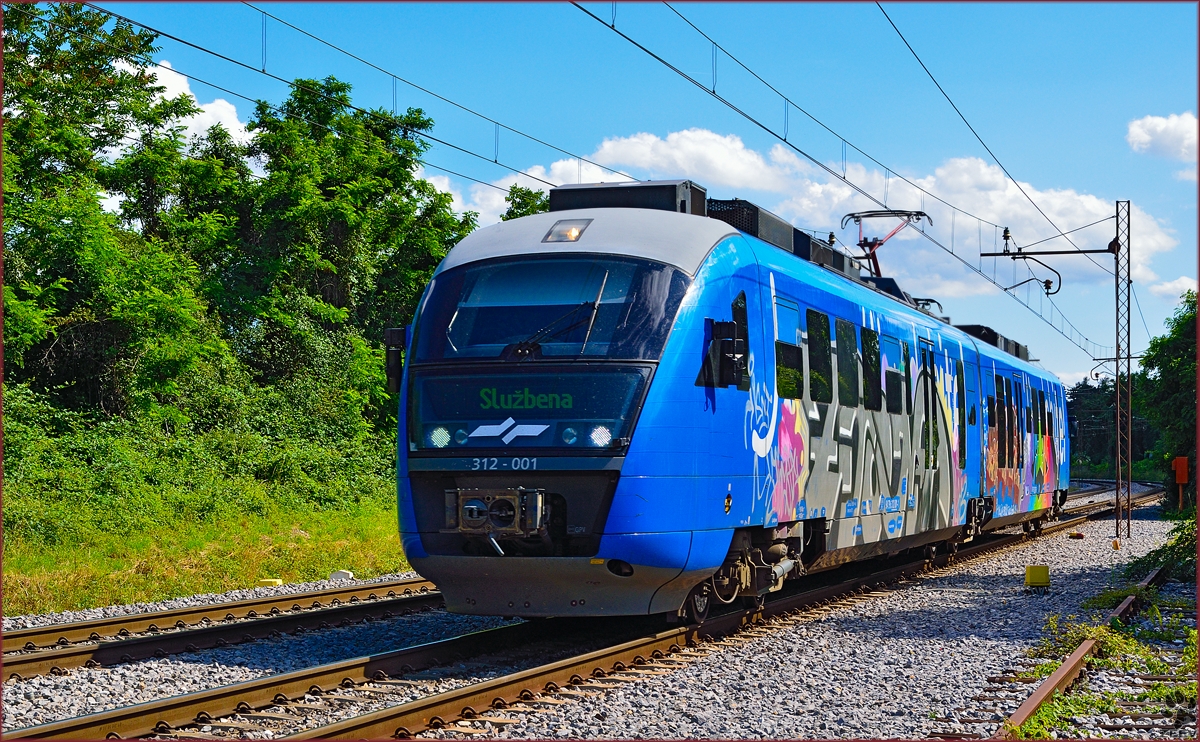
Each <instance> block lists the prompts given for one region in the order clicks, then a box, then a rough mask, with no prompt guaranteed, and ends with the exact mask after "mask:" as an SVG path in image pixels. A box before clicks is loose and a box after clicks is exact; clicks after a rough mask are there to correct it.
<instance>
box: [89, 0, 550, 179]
mask: <svg viewBox="0 0 1200 742" xmlns="http://www.w3.org/2000/svg"><path fill="white" fill-rule="evenodd" d="M82 4H83V5H85V6H87V7H89V8H92V9H94V10H98V11H100V12H101V13H106V14H108V15H109V16H111V17H113V18H116V19H119V20H122V21H125V22H126V23H129V24H131V25H134V26H137V27H139V28H144V29H146V30H147V31H150V32H151V33H154V34H157V35H158V36H161V37H163V38H166V39H170V40H172V41H175V42H177V43H180V44H183V45H185V46H188V47H191V48H192V49H195V50H196V51H199V52H203V53H205V54H209V55H211V56H213V57H216V58H218V59H221V60H224V61H226V62H229V63H230V64H233V65H237V66H238V67H241V68H243V69H246V70H249V71H251V72H254V73H256V74H259V75H263V76H265V77H269V78H271V79H272V80H275V81H276V82H281V83H283V84H284V85H287V86H289V87H291V88H294V89H296V90H303V91H304V92H307V93H311V94H313V95H316V96H318V97H321V98H324V99H326V100H336V99H334V98H333V97H332V96H330V95H327V94H325V93H323V92H321V91H320V90H316V89H313V88H311V87H308V86H306V85H301V84H299V83H297V82H295V81H294V80H288V79H286V78H284V77H280V76H279V75H276V74H273V73H271V72H267V71H265V70H260V69H258V68H256V67H255V66H254V65H251V64H247V63H245V62H242V61H239V60H237V59H234V58H233V57H229V56H226V55H225V54H222V53H220V52H218V51H215V50H213V49H209V48H207V47H205V46H202V45H200V44H196V43H194V42H191V41H188V40H186V39H182V38H180V37H178V36H175V35H174V34H170V33H167V32H166V31H162V30H160V29H157V28H155V27H153V26H149V25H147V24H145V23H142V22H140V21H135V20H134V19H132V18H129V17H128V16H124V15H122V14H120V13H117V12H115V11H112V10H108V9H107V8H103V7H101V6H99V5H96V4H94V3H90V2H85V3H82ZM214 87H215V86H214ZM337 103H338V105H342V106H345V107H346V108H349V109H351V110H353V111H357V112H359V113H361V114H363V115H366V116H370V117H372V118H381V117H380V116H379V114H377V113H375V112H374V111H370V110H368V109H365V108H360V107H359V106H356V105H354V104H352V103H346V102H344V101H337ZM388 123H394V122H388ZM401 128H403V129H405V130H407V131H409V132H410V133H411V134H412V135H413V136H420V137H422V138H424V139H428V140H429V141H431V142H436V143H437V144H441V145H443V146H445V147H449V148H450V149H453V150H456V151H458V152H462V153H463V154H466V155H470V156H471V157H475V158H478V159H480V160H483V161H485V162H490V163H492V164H494V165H498V166H500V167H502V168H504V169H505V170H509V171H511V172H513V173H515V174H516V175H521V176H524V177H526V178H530V179H531V180H536V181H538V182H539V183H543V184H545V185H548V186H550V187H552V188H553V187H555V186H557V185H558V184H557V183H552V182H550V181H548V180H546V179H544V178H539V177H538V176H536V175H531V174H530V173H527V172H525V171H523V170H519V169H517V168H515V167H512V166H511V165H506V164H504V163H503V162H499V161H498V160H494V159H492V158H491V157H488V156H487V155H483V154H480V153H478V152H474V151H472V150H469V149H467V148H466V147H460V146H458V145H457V144H453V143H451V142H448V141H446V140H444V139H441V138H439V137H435V136H432V135H430V134H428V133H426V132H421V131H417V130H414V129H412V128H411V127H401Z"/></svg>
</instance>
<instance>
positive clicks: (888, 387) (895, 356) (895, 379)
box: [880, 335, 904, 415]
mask: <svg viewBox="0 0 1200 742" xmlns="http://www.w3.org/2000/svg"><path fill="white" fill-rule="evenodd" d="M880 345H881V346H882V350H883V369H884V370H883V376H884V390H883V391H884V396H886V397H887V411H888V412H890V413H891V414H893V415H901V414H903V413H904V376H903V374H902V373H901V371H900V369H902V368H904V358H903V357H901V355H900V341H899V340H897V339H896V338H894V337H889V336H887V335H884V336H883V337H882V338H880Z"/></svg>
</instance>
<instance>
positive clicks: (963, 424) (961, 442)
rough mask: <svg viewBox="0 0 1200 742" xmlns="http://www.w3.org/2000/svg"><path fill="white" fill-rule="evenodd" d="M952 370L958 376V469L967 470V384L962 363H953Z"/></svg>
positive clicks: (955, 395) (956, 396)
mask: <svg viewBox="0 0 1200 742" xmlns="http://www.w3.org/2000/svg"><path fill="white" fill-rule="evenodd" d="M954 370H955V373H956V374H957V376H958V388H957V389H956V390H955V394H954V398H955V399H956V400H957V401H958V468H959V469H966V468H967V383H966V374H965V373H964V372H963V362H962V361H959V360H955V361H954Z"/></svg>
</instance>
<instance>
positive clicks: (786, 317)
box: [775, 296, 800, 345]
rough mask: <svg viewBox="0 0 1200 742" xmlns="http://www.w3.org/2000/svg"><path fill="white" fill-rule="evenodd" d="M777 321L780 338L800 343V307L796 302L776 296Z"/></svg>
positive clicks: (792, 342)
mask: <svg viewBox="0 0 1200 742" xmlns="http://www.w3.org/2000/svg"><path fill="white" fill-rule="evenodd" d="M775 323H776V324H775V326H776V328H777V329H778V337H779V339H780V340H782V341H783V342H785V343H790V344H792V345H800V308H799V307H798V306H796V304H795V303H794V302H792V301H791V300H790V299H785V298H783V297H782V296H777V297H775Z"/></svg>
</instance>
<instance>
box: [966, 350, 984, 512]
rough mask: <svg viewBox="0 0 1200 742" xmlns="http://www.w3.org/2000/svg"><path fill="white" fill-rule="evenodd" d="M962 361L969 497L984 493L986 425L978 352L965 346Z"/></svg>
mask: <svg viewBox="0 0 1200 742" xmlns="http://www.w3.org/2000/svg"><path fill="white" fill-rule="evenodd" d="M963 357H964V359H965V360H964V361H963V362H962V374H963V376H962V388H963V389H964V390H965V395H964V403H965V408H966V409H965V415H964V417H965V422H966V426H965V430H966V435H965V442H966V443H965V447H966V467H965V468H966V474H967V492H968V495H967V496H968V497H975V496H977V495H980V494H982V493H983V489H982V486H981V479H980V478H981V477H982V476H983V461H982V459H983V457H982V455H981V454H982V453H983V444H982V441H983V435H982V434H981V432H980V431H981V430H982V429H984V428H983V426H984V425H985V423H984V421H983V414H982V411H981V410H980V404H979V402H980V398H981V395H980V389H979V364H978V354H977V353H976V351H975V349H974V348H972V347H971V346H969V345H968V346H964V347H963Z"/></svg>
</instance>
